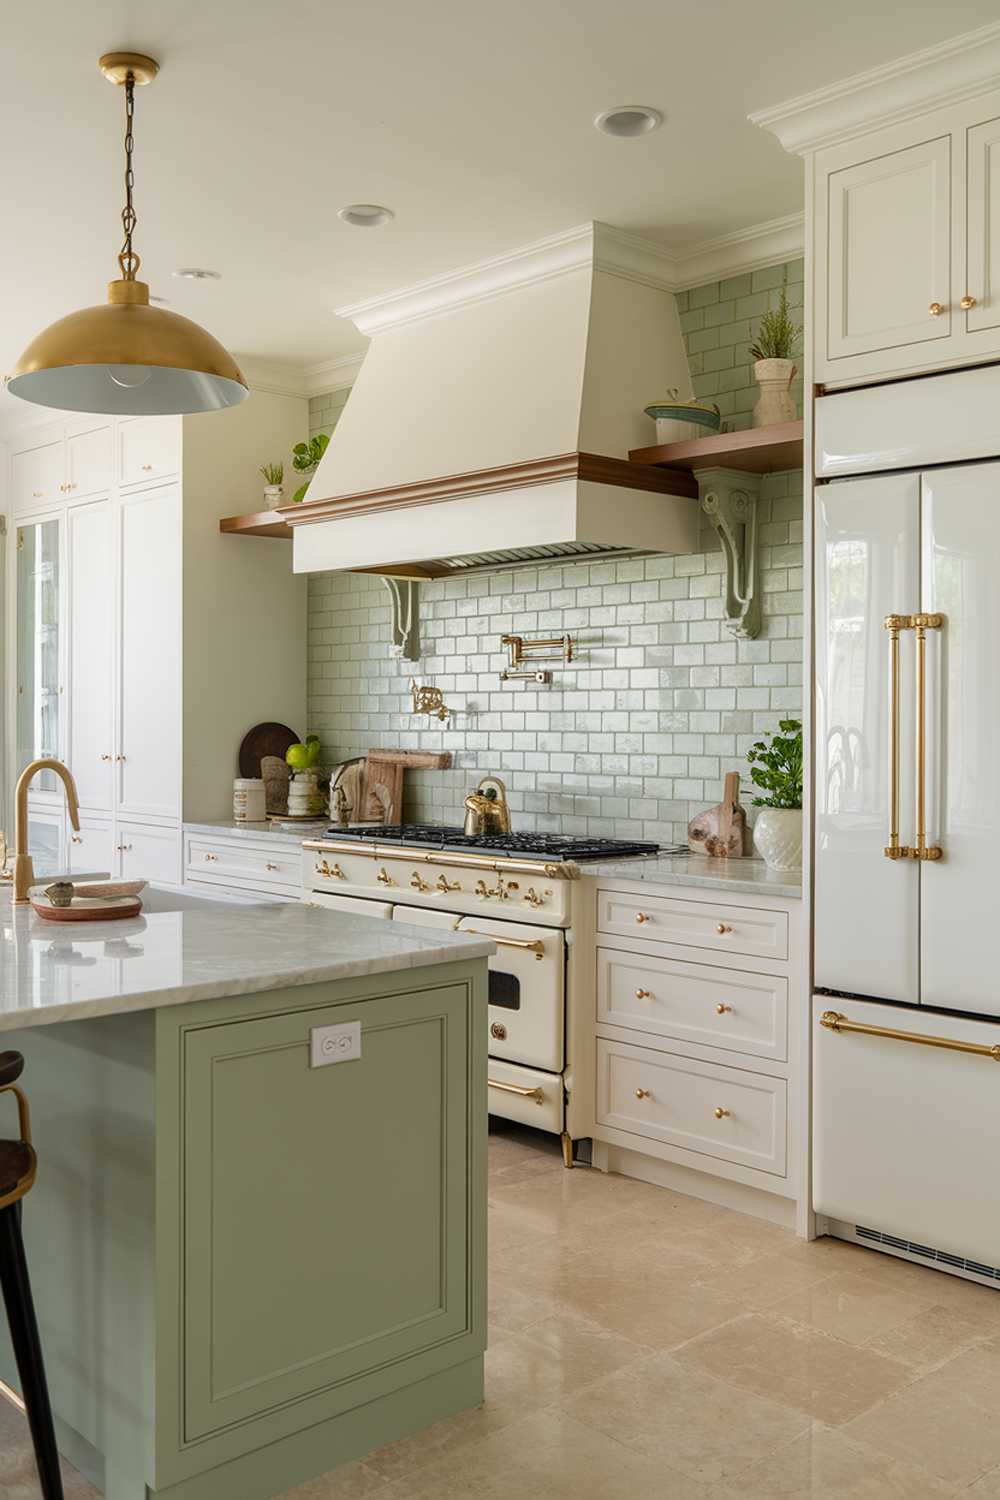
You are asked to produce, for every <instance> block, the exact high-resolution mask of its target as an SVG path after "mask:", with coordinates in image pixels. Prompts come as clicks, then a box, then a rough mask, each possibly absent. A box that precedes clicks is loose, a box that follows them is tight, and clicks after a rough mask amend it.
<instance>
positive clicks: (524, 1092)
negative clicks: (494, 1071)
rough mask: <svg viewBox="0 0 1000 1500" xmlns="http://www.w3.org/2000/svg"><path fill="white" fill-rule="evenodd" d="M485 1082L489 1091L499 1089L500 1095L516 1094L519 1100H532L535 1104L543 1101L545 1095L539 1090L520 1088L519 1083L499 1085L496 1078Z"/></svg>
mask: <svg viewBox="0 0 1000 1500" xmlns="http://www.w3.org/2000/svg"><path fill="white" fill-rule="evenodd" d="M486 1081H487V1084H488V1086H489V1087H490V1088H491V1089H499V1090H500V1092H501V1093H502V1094H517V1096H518V1098H519V1099H533V1100H534V1101H535V1103H536V1104H542V1103H544V1101H545V1094H544V1092H543V1091H542V1090H541V1089H526V1088H522V1087H521V1085H520V1084H519V1083H501V1082H500V1081H499V1079H497V1078H488V1079H487V1080H486Z"/></svg>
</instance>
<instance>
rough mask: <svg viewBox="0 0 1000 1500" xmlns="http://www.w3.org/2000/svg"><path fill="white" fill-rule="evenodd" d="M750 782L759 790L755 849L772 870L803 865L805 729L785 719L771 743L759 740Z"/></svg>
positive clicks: (750, 758) (751, 754)
mask: <svg viewBox="0 0 1000 1500" xmlns="http://www.w3.org/2000/svg"><path fill="white" fill-rule="evenodd" d="M747 760H748V761H749V762H750V765H751V771H750V780H751V781H752V782H753V784H754V786H755V787H757V788H759V790H760V795H759V796H756V797H754V799H753V805H754V807H759V808H760V812H759V813H758V814H757V821H756V822H755V823H754V826H753V841H754V847H755V848H756V850H757V852H758V854H760V855H761V857H762V858H763V860H764V862H765V863H766V864H767V865H768V866H769V867H770V869H772V870H797V869H798V868H799V867H800V865H801V864H802V725H801V723H800V722H799V720H798V719H782V720H781V721H780V722H779V724H778V733H777V734H773V735H771V736H770V743H768V742H767V741H765V740H758V741H757V743H756V744H755V745H752V746H751V747H750V749H749V750H748V752H747Z"/></svg>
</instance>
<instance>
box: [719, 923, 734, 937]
mask: <svg viewBox="0 0 1000 1500" xmlns="http://www.w3.org/2000/svg"><path fill="white" fill-rule="evenodd" d="M715 930H716V932H717V933H718V934H719V936H720V937H725V935H726V933H727V932H732V930H733V929H732V928H731V927H727V926H726V924H725V922H720V923H719V925H718V926H717V927H716V929H715Z"/></svg>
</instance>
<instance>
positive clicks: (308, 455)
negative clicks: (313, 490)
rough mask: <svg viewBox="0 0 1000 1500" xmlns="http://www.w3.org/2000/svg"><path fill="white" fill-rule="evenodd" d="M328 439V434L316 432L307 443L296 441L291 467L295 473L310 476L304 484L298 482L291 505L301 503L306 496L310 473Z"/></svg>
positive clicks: (323, 450)
mask: <svg viewBox="0 0 1000 1500" xmlns="http://www.w3.org/2000/svg"><path fill="white" fill-rule="evenodd" d="M329 441H330V437H329V434H328V433H326V432H318V433H317V434H316V436H315V437H312V438H310V439H309V441H308V443H296V444H295V447H294V448H293V449H292V468H293V469H294V470H295V472H296V474H308V475H309V476H310V477H309V479H307V480H306V482H305V484H300V485H299V487H298V489H297V490H296V491H295V494H294V495H293V496H292V504H293V505H301V503H302V501H303V500H304V499H305V498H306V490H307V489H308V488H309V485H310V483H311V480H312V474H313V471H314V470H315V468H316V466H317V464H318V463H319V461H320V459H321V458H322V457H323V454H324V453H325V452H326V448H327V444H328V443H329Z"/></svg>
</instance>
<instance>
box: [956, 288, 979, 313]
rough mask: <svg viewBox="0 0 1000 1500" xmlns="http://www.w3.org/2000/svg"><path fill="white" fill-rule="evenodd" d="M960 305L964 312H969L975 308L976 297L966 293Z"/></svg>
mask: <svg viewBox="0 0 1000 1500" xmlns="http://www.w3.org/2000/svg"><path fill="white" fill-rule="evenodd" d="M958 305H959V307H960V308H961V309H962V311H963V312H968V311H969V309H970V308H971V307H975V305H976V299H975V297H970V296H969V294H968V292H966V294H965V296H964V297H963V298H962V300H961V302H960V303H959V304H958Z"/></svg>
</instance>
